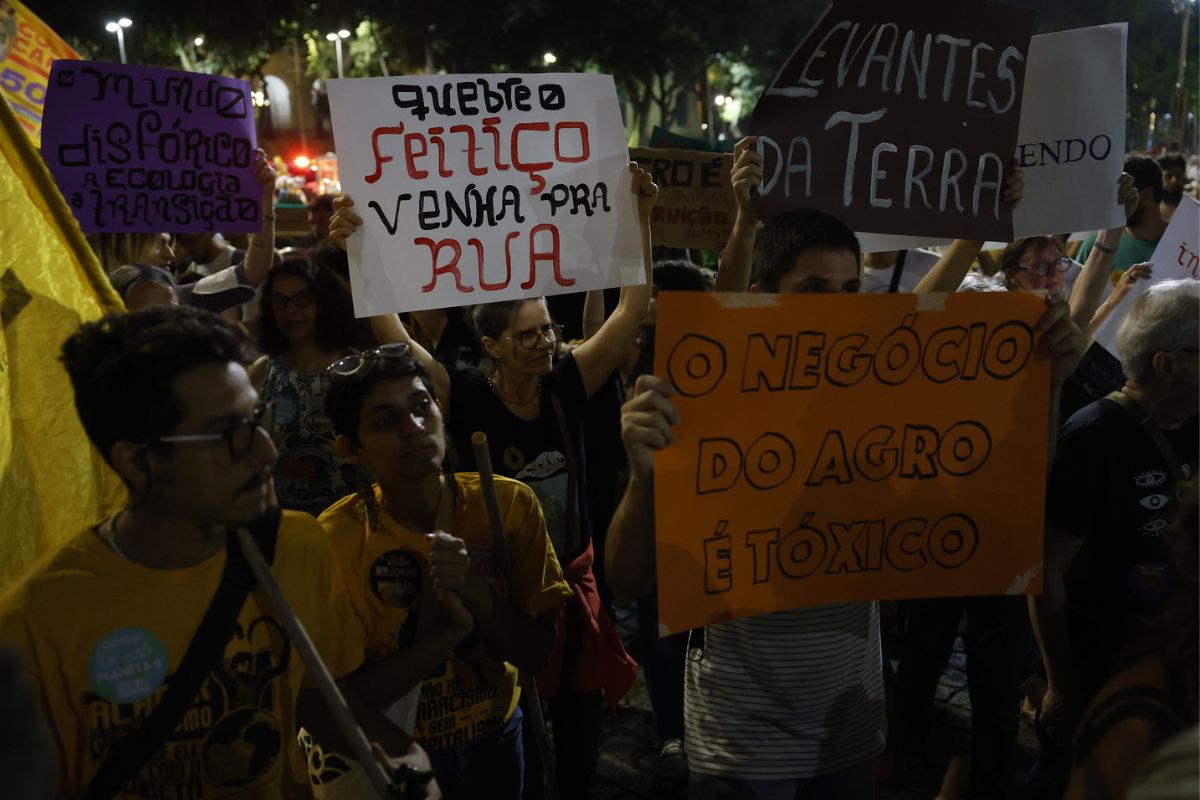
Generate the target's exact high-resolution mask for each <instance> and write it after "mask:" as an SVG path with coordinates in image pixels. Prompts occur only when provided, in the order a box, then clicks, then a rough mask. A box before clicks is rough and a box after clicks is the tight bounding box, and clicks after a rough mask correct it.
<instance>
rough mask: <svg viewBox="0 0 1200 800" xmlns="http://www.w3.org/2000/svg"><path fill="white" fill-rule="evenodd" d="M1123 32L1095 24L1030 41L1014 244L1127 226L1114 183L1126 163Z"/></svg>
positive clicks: (1117, 27) (1018, 158) (1124, 27)
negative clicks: (1021, 186) (1022, 178)
mask: <svg viewBox="0 0 1200 800" xmlns="http://www.w3.org/2000/svg"><path fill="white" fill-rule="evenodd" d="M1127 30H1128V26H1127V25H1126V24H1125V23H1120V24H1117V25H1101V26H1099V27H1096V28H1083V29H1082V30H1075V31H1063V32H1061V33H1047V34H1042V35H1041V36H1034V37H1033V40H1032V41H1031V42H1030V44H1029V66H1028V69H1027V70H1026V73H1025V89H1026V91H1025V94H1024V97H1025V104H1024V106H1023V107H1022V109H1021V126H1020V134H1019V136H1018V143H1017V152H1016V156H1015V158H1016V161H1017V165H1018V166H1019V167H1021V169H1023V170H1024V171H1025V196H1024V199H1023V200H1022V201H1021V205H1019V206H1017V208H1016V209H1015V210H1014V211H1013V228H1014V229H1015V230H1014V234H1015V235H1016V237H1017V238H1023V237H1025V236H1042V235H1049V234H1053V233H1066V232H1071V231H1091V230H1097V229H1101V228H1115V227H1118V226H1120V225H1124V224H1125V209H1124V207H1123V206H1121V205H1120V204H1119V203H1118V202H1117V179H1118V178H1119V177H1120V176H1121V169H1122V166H1123V164H1124V162H1125V39H1126V33H1127ZM1100 98H1103V101H1101V99H1100Z"/></svg>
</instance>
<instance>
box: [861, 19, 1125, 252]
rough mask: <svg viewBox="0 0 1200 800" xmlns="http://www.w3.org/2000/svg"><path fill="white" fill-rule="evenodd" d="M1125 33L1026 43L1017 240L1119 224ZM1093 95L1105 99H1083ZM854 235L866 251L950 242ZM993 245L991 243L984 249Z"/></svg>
mask: <svg viewBox="0 0 1200 800" xmlns="http://www.w3.org/2000/svg"><path fill="white" fill-rule="evenodd" d="M1127 31H1128V26H1127V25H1126V24H1125V23H1123V22H1122V23H1119V24H1115V25H1101V26H1099V27H1095V28H1083V29H1081V30H1075V31H1062V32H1060V33H1044V34H1041V35H1038V36H1034V37H1033V38H1032V39H1031V40H1030V42H1029V64H1028V67H1027V69H1026V70H1025V87H1026V88H1027V89H1029V90H1030V91H1026V92H1025V93H1024V94H1023V98H1024V101H1023V103H1022V105H1021V124H1020V128H1019V131H1020V132H1019V136H1018V142H1017V149H1016V152H1015V154H1014V155H1013V158H1014V159H1015V160H1016V162H1017V164H1018V165H1019V166H1020V167H1021V168H1022V169H1023V170H1024V172H1025V195H1024V198H1023V199H1022V201H1021V204H1020V205H1019V206H1017V207H1016V208H1015V209H1013V229H1014V230H1013V237H1014V238H1018V239H1019V238H1024V237H1026V236H1042V235H1049V234H1053V233H1067V232H1071V233H1072V234H1074V236H1075V237H1076V238H1086V235H1087V232H1090V231H1094V230H1098V229H1102V228H1115V227H1117V226H1118V225H1122V224H1124V222H1125V217H1124V216H1123V211H1122V208H1121V206H1120V205H1118V204H1117V189H1116V187H1117V178H1118V177H1119V176H1120V174H1121V169H1122V165H1123V163H1124V159H1125V49H1126V38H1127ZM1094 97H1104V98H1105V101H1104V102H1103V103H1093V102H1081V101H1080V99H1081V98H1094ZM1064 109H1070V110H1071V111H1070V113H1064ZM1081 231H1082V232H1083V233H1078V232H1081ZM858 237H859V242H860V243H861V244H862V247H863V250H864V251H866V252H871V251H875V250H900V249H907V248H910V247H932V246H937V245H944V244H949V240H948V239H939V238H938V237H936V236H920V235H918V236H898V235H889V234H877V233H859V235H858ZM994 247H995V243H993V242H988V244H987V245H986V246H985V247H984V249H985V250H988V249H993V248H994ZM999 247H1001V248H1002V247H1004V243H1001V244H1000V245H999Z"/></svg>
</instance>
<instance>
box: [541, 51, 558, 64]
mask: <svg viewBox="0 0 1200 800" xmlns="http://www.w3.org/2000/svg"><path fill="white" fill-rule="evenodd" d="M556 61H558V56H556V55H554V53H545V54H544V55H542V63H543V64H545V65H546V66H547V67H548V66H550V65H551V64H553V63H555V62H556Z"/></svg>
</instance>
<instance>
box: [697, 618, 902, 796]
mask: <svg viewBox="0 0 1200 800" xmlns="http://www.w3.org/2000/svg"><path fill="white" fill-rule="evenodd" d="M684 724H685V735H686V739H685V743H686V749H687V755H688V765H689V767H690V768H691V769H692V770H693V771H695V772H697V773H700V774H705V775H721V776H730V777H732V776H736V777H740V778H749V779H755V780H796V779H801V778H812V777H815V776H818V775H827V774H830V773H833V772H838V771H840V770H843V769H846V768H848V767H851V766H854V765H855V764H861V763H862V762H864V761H868V760H870V759H873V758H875V757H876V756H878V755H879V753H881V752H882V751H883V745H884V741H885V738H886V713H885V708H884V696H883V662H882V654H881V652H880V647H879V604H878V603H844V604H840V605H831V606H817V607H814V608H803V609H798V610H795V611H782V612H778V613H775V614H766V615H763V616H758V617H749V618H747V619H740V620H735V621H733V622H725V623H721V624H719V625H713V626H710V627H709V628H707V629H706V630H705V640H704V648H703V650H700V649H692V650H690V651H689V652H688V657H687V665H686V668H685V673H684Z"/></svg>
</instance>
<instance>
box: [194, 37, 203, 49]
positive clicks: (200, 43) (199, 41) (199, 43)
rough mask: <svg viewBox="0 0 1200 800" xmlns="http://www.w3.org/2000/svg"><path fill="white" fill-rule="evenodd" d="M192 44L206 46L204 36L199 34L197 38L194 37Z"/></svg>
mask: <svg viewBox="0 0 1200 800" xmlns="http://www.w3.org/2000/svg"><path fill="white" fill-rule="evenodd" d="M192 44H194V45H196V47H204V37H203V36H197V37H196V38H195V39H192Z"/></svg>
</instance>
